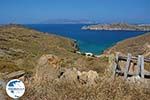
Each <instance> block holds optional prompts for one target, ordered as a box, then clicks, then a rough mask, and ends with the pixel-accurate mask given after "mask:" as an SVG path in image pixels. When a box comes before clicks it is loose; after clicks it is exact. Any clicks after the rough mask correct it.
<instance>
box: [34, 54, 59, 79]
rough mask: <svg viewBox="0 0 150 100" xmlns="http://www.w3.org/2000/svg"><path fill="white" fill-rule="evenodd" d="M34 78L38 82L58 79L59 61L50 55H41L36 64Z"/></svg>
mask: <svg viewBox="0 0 150 100" xmlns="http://www.w3.org/2000/svg"><path fill="white" fill-rule="evenodd" d="M37 63H38V64H37V68H36V76H35V78H36V79H38V80H39V81H40V80H52V79H55V78H57V77H58V70H59V68H60V59H59V58H58V57H57V56H55V55H52V54H48V55H43V56H42V57H40V59H39V60H38V62H37Z"/></svg>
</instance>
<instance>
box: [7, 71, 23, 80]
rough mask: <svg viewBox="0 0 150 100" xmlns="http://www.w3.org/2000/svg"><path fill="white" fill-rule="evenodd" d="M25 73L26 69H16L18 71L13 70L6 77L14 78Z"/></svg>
mask: <svg viewBox="0 0 150 100" xmlns="http://www.w3.org/2000/svg"><path fill="white" fill-rule="evenodd" d="M23 75H25V72H24V71H16V72H12V73H10V74H8V75H6V76H4V78H5V79H12V78H19V77H21V76H23Z"/></svg>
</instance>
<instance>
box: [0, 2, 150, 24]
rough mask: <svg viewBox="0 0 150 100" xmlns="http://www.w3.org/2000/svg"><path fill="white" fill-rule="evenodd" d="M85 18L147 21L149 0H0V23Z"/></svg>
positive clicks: (149, 8)
mask: <svg viewBox="0 0 150 100" xmlns="http://www.w3.org/2000/svg"><path fill="white" fill-rule="evenodd" d="M48 19H88V20H94V21H99V22H101V23H111V22H128V23H150V0H0V23H1V24H2V23H39V22H42V21H45V20H48Z"/></svg>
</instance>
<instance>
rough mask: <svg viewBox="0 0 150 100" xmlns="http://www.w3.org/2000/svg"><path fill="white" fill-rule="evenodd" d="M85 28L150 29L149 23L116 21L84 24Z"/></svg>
mask: <svg viewBox="0 0 150 100" xmlns="http://www.w3.org/2000/svg"><path fill="white" fill-rule="evenodd" d="M81 29H83V30H127V31H150V25H149V24H139V25H136V24H132V25H131V24H126V23H116V24H97V25H89V26H83V27H82V28H81Z"/></svg>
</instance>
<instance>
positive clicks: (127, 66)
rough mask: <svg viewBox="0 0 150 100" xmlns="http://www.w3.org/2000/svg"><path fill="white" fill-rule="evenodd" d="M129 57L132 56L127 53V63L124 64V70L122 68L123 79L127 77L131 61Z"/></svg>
mask: <svg viewBox="0 0 150 100" xmlns="http://www.w3.org/2000/svg"><path fill="white" fill-rule="evenodd" d="M131 57H132V55H131V54H130V53H129V54H128V57H127V63H126V66H125V70H124V79H127V77H128V71H129V67H130V63H131Z"/></svg>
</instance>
